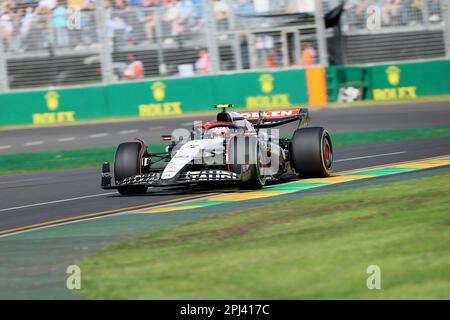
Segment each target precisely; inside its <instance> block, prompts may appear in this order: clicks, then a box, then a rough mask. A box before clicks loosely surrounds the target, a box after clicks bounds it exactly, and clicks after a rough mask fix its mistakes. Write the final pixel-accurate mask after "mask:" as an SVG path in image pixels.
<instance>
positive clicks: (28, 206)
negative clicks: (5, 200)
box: [0, 192, 117, 212]
mask: <svg viewBox="0 0 450 320" xmlns="http://www.w3.org/2000/svg"><path fill="white" fill-rule="evenodd" d="M115 193H117V192H107V193H98V194H92V195H89V196H82V197H76V198H68V199H61V200H54V201H48V202H40V203H34V204H28V205H25V206H19V207H11V208H5V209H0V212H5V211H13V210H18V209H25V208H32V207H39V206H45V205H47V204H54V203H61V202H68V201H75V200H81V199H87V198H94V197H101V196H106V195H110V194H115Z"/></svg>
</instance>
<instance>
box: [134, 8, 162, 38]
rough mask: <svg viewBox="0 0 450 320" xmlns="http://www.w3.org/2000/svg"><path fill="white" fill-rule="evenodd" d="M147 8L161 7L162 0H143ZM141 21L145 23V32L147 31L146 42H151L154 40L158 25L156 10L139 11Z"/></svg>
mask: <svg viewBox="0 0 450 320" xmlns="http://www.w3.org/2000/svg"><path fill="white" fill-rule="evenodd" d="M142 4H143V6H144V8H145V9H152V8H156V7H159V6H160V4H161V1H160V0H143V2H142ZM139 14H140V18H139V21H140V22H141V23H143V27H144V33H145V43H147V44H151V43H152V42H153V40H154V39H153V37H154V33H155V27H156V21H157V20H156V19H157V17H156V11H154V10H143V11H140V12H139Z"/></svg>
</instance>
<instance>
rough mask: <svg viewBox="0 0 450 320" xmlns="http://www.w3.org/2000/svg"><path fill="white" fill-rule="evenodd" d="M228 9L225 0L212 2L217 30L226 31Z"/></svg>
mask: <svg viewBox="0 0 450 320" xmlns="http://www.w3.org/2000/svg"><path fill="white" fill-rule="evenodd" d="M228 14H229V8H228V5H227V3H226V2H225V0H214V17H215V19H216V23H217V30H219V31H223V30H227V29H228Z"/></svg>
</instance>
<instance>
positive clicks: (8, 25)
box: [0, 7, 14, 49]
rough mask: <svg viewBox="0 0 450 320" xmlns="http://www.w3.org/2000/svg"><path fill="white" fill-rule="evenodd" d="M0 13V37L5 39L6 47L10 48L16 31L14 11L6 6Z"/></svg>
mask: <svg viewBox="0 0 450 320" xmlns="http://www.w3.org/2000/svg"><path fill="white" fill-rule="evenodd" d="M0 14H1V16H0V37H1V38H2V39H3V40H5V44H6V49H10V48H11V42H12V36H13V31H14V24H13V17H14V16H13V12H12V10H10V9H9V7H6V8H3V12H2V13H0Z"/></svg>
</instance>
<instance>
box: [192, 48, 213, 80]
mask: <svg viewBox="0 0 450 320" xmlns="http://www.w3.org/2000/svg"><path fill="white" fill-rule="evenodd" d="M197 56H198V59H197V61H196V62H195V71H196V72H197V74H208V73H209V72H210V69H211V59H210V57H209V53H208V51H206V50H200V51H199V52H198V53H197Z"/></svg>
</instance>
